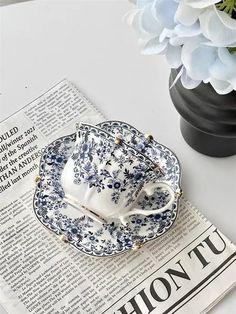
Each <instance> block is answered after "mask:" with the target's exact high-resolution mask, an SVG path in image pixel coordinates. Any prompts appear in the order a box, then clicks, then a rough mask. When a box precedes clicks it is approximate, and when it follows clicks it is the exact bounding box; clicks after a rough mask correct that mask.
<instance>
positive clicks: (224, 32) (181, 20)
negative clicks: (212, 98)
mask: <svg viewBox="0 0 236 314" xmlns="http://www.w3.org/2000/svg"><path fill="white" fill-rule="evenodd" d="M218 2H219V0H137V1H136V5H137V9H136V10H134V11H133V12H132V13H131V14H129V17H128V21H129V23H130V24H132V25H133V26H134V28H135V29H136V31H137V32H138V35H139V38H140V42H141V43H142V45H143V53H145V54H164V55H165V56H166V58H167V61H168V63H169V64H170V66H171V67H172V68H180V70H179V75H178V78H180V79H181V82H182V84H183V86H184V87H186V88H195V87H197V86H198V85H199V84H200V83H201V82H202V81H203V82H204V83H210V84H211V85H212V86H213V87H214V89H215V90H216V91H217V92H218V93H219V94H226V93H229V92H231V91H232V90H235V89H236V53H230V52H229V50H228V48H229V47H236V20H234V19H233V18H231V17H230V16H229V15H228V14H227V13H225V12H222V11H219V10H218V9H217V7H216V4H217V5H218Z"/></svg>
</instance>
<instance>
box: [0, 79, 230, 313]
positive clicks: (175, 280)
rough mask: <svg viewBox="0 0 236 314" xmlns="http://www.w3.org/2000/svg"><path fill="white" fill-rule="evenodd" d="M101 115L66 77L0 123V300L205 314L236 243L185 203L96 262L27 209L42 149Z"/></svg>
mask: <svg viewBox="0 0 236 314" xmlns="http://www.w3.org/2000/svg"><path fill="white" fill-rule="evenodd" d="M102 120H105V118H104V116H103V115H102V114H101V113H100V112H99V111H98V110H97V109H96V108H95V107H94V106H93V105H92V104H91V103H90V101H89V100H88V99H87V98H86V97H85V96H84V95H82V93H81V92H80V91H79V90H78V89H77V88H76V87H75V86H74V85H73V84H72V83H70V82H68V81H67V80H63V81H62V82H60V83H59V84H57V85H56V86H54V87H53V88H51V89H50V90H49V91H47V92H46V93H45V94H43V95H42V96H40V97H39V98H37V99H36V100H35V101H33V102H32V103H30V104H29V105H27V106H25V107H24V108H23V109H22V110H20V111H18V112H16V113H15V114H13V115H12V116H11V117H9V118H8V119H6V120H4V121H3V122H2V123H1V124H0V304H1V306H3V308H4V309H5V311H6V313H10V314H24V313H35V314H43V313H50V314H79V313H85V314H93V313H96V314H97V313H101V314H102V313H108V314H109V313H111V314H131V313H132V314H133V313H134V314H135V313H136V314H149V313H162V314H164V313H165V314H167V313H192V314H195V313H205V312H207V311H208V310H209V309H210V308H211V307H212V306H213V305H215V304H216V303H217V301H219V300H220V299H221V298H222V297H223V296H224V295H225V294H226V292H228V291H229V290H230V289H231V288H232V287H233V286H234V285H235V283H236V279H235V273H236V263H235V260H236V247H235V246H234V245H233V244H232V243H231V242H230V241H229V240H228V239H227V238H226V237H225V236H224V235H223V234H222V233H221V232H220V231H219V230H218V229H217V228H216V227H215V226H214V225H212V224H211V223H210V222H209V221H208V220H207V219H206V218H204V217H203V216H202V215H201V213H199V211H198V210H197V209H196V208H194V207H193V206H192V205H191V203H190V202H189V201H187V200H185V199H182V202H181V206H180V211H179V216H178V218H177V220H176V222H175V225H174V226H173V227H172V228H171V229H170V231H168V232H167V233H166V234H164V235H163V236H162V237H160V238H159V239H157V240H155V241H152V242H150V243H148V244H146V245H145V246H144V247H142V248H141V249H140V250H138V251H131V252H129V253H125V254H122V255H120V256H116V257H110V258H94V257H90V256H87V255H84V254H82V253H80V252H78V251H76V250H73V248H72V247H70V246H69V245H68V244H67V243H64V242H62V241H60V240H59V239H58V237H56V236H55V235H54V234H51V233H49V232H48V231H47V230H46V229H45V228H44V227H43V226H42V225H41V224H40V223H39V222H38V220H37V219H36V217H35V215H34V213H33V209H32V198H33V194H34V189H35V183H34V179H35V176H36V175H37V173H38V165H39V158H40V154H41V152H42V150H43V148H44V147H45V146H46V145H47V144H49V143H50V142H52V141H53V140H55V139H56V138H58V137H60V136H63V135H65V134H70V133H73V132H74V129H75V124H76V122H78V121H86V122H90V123H93V124H95V123H98V122H100V121H102Z"/></svg>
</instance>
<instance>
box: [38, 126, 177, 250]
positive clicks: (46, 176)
mask: <svg viewBox="0 0 236 314" xmlns="http://www.w3.org/2000/svg"><path fill="white" fill-rule="evenodd" d="M121 123H122V122H118V121H108V122H104V123H102V124H99V125H98V126H99V127H102V128H104V129H105V128H108V127H110V129H109V131H110V132H114V133H116V132H118V131H119V134H121V133H122V132H121V131H122V129H121ZM125 125H126V126H127V127H125V128H124V129H125V132H123V133H122V134H121V135H122V136H123V138H124V139H125V140H127V141H130V142H131V141H132V145H141V146H142V141H144V142H145V139H144V137H143V135H142V134H141V133H140V132H139V131H137V130H136V129H133V128H132V127H131V126H129V125H128V124H125ZM133 131H135V132H134V133H133V134H132V132H133ZM75 139H76V134H75V133H74V134H71V135H67V136H63V137H61V138H58V139H57V140H55V141H53V142H52V143H51V144H49V145H48V146H47V148H46V149H45V150H44V152H43V154H42V157H41V161H40V165H39V177H38V181H37V186H36V191H35V195H34V200H33V203H34V212H35V214H36V217H37V218H38V219H39V221H40V222H41V223H42V224H43V225H44V226H45V227H47V228H48V229H49V230H51V231H53V232H54V233H55V234H56V235H58V236H60V237H62V239H64V240H66V242H68V243H69V244H70V245H72V246H73V247H74V248H76V249H78V250H79V251H81V252H83V253H85V254H88V255H91V256H113V255H117V254H120V253H124V252H126V251H128V250H130V249H136V248H139V247H141V246H142V245H143V244H144V243H146V242H148V241H150V240H154V239H156V238H158V237H160V236H161V235H163V234H164V233H165V232H166V231H167V230H169V229H170V227H171V226H172V225H173V223H174V221H175V219H176V216H177V213H178V205H179V204H178V202H179V201H178V199H179V198H177V200H176V201H175V203H173V205H171V208H170V209H168V210H166V211H165V212H163V213H160V214H157V215H151V216H147V217H145V216H143V215H136V216H130V217H129V218H128V219H127V220H128V222H129V224H128V227H126V226H123V225H122V224H121V223H120V221H119V220H117V221H116V220H114V221H108V222H107V223H104V224H103V225H101V224H100V223H99V222H96V221H94V220H92V219H91V218H89V217H87V216H83V215H82V214H81V213H80V212H79V211H78V212H76V215H74V214H71V215H68V214H70V213H72V212H71V210H72V209H71V208H70V205H67V204H66V203H65V202H64V201H63V198H64V191H63V189H62V186H61V180H60V178H61V173H62V170H63V169H64V166H65V164H66V162H67V160H68V158H69V156H70V155H71V153H72V151H73V149H74V144H75ZM141 146H140V147H141ZM144 146H145V147H146V148H145V152H146V153H147V154H148V155H149V157H150V158H152V159H153V160H155V161H158V162H159V165H160V166H161V167H162V169H163V170H164V175H165V180H166V181H167V182H168V183H169V184H171V185H172V187H173V188H174V190H175V191H179V189H180V166H179V162H178V160H177V158H176V156H175V155H174V154H173V153H172V152H171V151H170V150H169V149H168V148H166V147H165V146H163V145H161V144H159V143H157V142H155V141H153V143H146V144H145V143H144ZM168 197H169V195H168V193H167V192H166V191H163V190H161V189H157V190H156V191H155V193H154V195H152V196H151V197H148V196H147V195H145V194H144V195H141V196H140V198H139V199H138V202H137V205H138V206H139V207H140V208H142V209H143V210H145V209H147V210H149V209H156V208H160V207H162V206H163V204H165V203H167V202H168Z"/></svg>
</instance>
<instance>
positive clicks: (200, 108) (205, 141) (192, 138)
mask: <svg viewBox="0 0 236 314" xmlns="http://www.w3.org/2000/svg"><path fill="white" fill-rule="evenodd" d="M177 74H178V70H174V69H173V70H172V71H171V74H170V86H171V85H172V83H173V82H174V80H175V78H176V76H177ZM170 96H171V99H172V102H173V104H174V106H175V108H176V109H177V111H178V112H179V114H180V116H181V119H180V128H181V133H182V135H183V137H184V139H185V141H186V142H187V143H188V144H189V145H190V146H191V147H192V148H193V149H195V150H196V151H198V152H200V153H202V154H205V155H208V156H214V157H226V156H232V155H236V91H233V92H231V93H229V94H226V95H219V94H217V93H216V92H215V90H214V89H213V87H212V86H211V85H210V84H204V83H201V84H200V85H199V86H198V87H197V88H195V89H186V88H184V87H183V85H182V83H181V81H180V80H178V81H177V83H176V84H175V85H174V86H173V87H172V88H171V89H170Z"/></svg>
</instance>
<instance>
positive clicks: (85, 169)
mask: <svg viewBox="0 0 236 314" xmlns="http://www.w3.org/2000/svg"><path fill="white" fill-rule="evenodd" d="M71 159H72V160H73V163H74V168H73V173H74V180H73V183H75V184H77V185H84V184H86V185H87V186H88V187H89V188H93V189H95V190H96V192H97V193H100V195H102V194H103V192H104V191H105V192H106V193H107V191H109V193H110V200H111V202H112V203H114V204H116V205H119V203H120V199H121V200H122V203H123V205H122V206H124V208H125V207H128V206H130V205H131V204H132V203H133V202H134V201H135V199H136V198H137V197H138V194H139V193H140V191H141V190H142V188H143V186H144V185H145V184H147V183H148V182H156V181H157V180H158V179H159V178H160V177H161V176H162V173H161V171H160V170H159V168H157V165H156V163H154V162H153V161H152V160H151V159H149V157H147V156H145V155H144V154H143V153H142V152H140V151H138V150H136V149H135V148H134V147H133V146H130V145H129V144H127V143H126V142H125V141H123V142H121V143H120V144H119V145H117V144H115V142H114V136H113V135H111V134H110V133H108V132H106V131H104V130H102V129H100V128H98V127H96V126H92V125H89V124H82V125H80V128H79V131H78V137H77V141H76V144H75V148H74V150H73V153H72V155H71ZM72 179H73V178H72ZM107 195H108V194H107ZM121 195H122V196H121ZM124 200H125V201H124Z"/></svg>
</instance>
